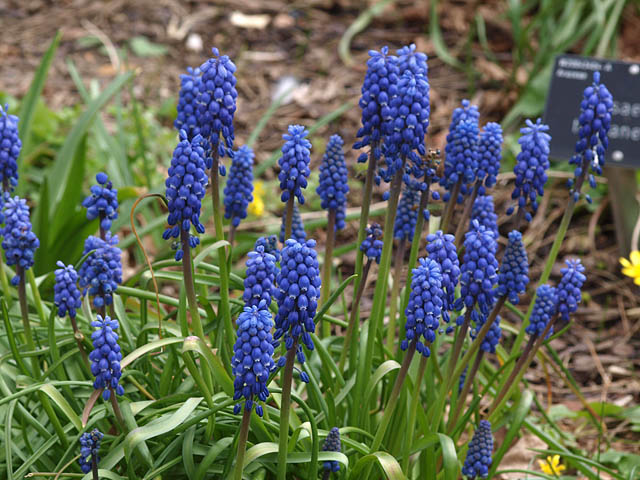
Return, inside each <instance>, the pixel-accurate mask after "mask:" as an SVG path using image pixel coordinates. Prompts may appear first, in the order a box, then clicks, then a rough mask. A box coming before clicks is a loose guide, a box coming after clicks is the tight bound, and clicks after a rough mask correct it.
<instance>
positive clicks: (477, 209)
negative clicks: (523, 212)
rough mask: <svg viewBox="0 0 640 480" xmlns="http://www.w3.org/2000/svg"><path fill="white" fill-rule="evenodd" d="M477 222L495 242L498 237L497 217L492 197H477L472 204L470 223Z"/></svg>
mask: <svg viewBox="0 0 640 480" xmlns="http://www.w3.org/2000/svg"><path fill="white" fill-rule="evenodd" d="M474 220H477V221H478V223H479V224H480V225H483V226H484V227H485V228H486V229H487V230H488V231H489V232H491V234H492V235H493V236H494V237H495V239H496V240H497V239H498V237H500V234H499V233H498V215H496V213H495V210H494V207H493V197H492V196H491V195H478V197H476V199H475V201H474V202H473V207H472V208H471V222H473V221H474Z"/></svg>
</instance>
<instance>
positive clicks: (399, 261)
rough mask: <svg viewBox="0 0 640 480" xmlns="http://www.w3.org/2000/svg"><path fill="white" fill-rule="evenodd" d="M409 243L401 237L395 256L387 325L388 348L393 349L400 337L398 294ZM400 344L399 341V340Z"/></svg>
mask: <svg viewBox="0 0 640 480" xmlns="http://www.w3.org/2000/svg"><path fill="white" fill-rule="evenodd" d="M406 245H407V239H406V238H401V239H400V243H399V244H398V248H397V249H396V254H395V255H394V258H393V270H394V274H393V285H392V286H391V301H390V303H389V325H387V348H388V349H389V350H390V351H393V348H392V345H393V342H394V341H395V340H396V339H397V338H398V337H397V336H396V325H397V318H396V317H397V314H398V295H399V293H400V277H401V276H402V267H403V266H404V265H403V263H404V251H405V248H406ZM398 345H399V342H398Z"/></svg>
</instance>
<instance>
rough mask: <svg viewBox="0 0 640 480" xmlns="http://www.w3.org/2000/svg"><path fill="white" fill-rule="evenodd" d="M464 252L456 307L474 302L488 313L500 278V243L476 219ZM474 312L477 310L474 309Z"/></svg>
mask: <svg viewBox="0 0 640 480" xmlns="http://www.w3.org/2000/svg"><path fill="white" fill-rule="evenodd" d="M464 247H465V250H464V256H463V261H462V265H461V267H460V271H461V275H460V285H461V288H460V298H459V299H458V300H456V303H455V309H456V310H458V311H460V310H462V307H463V306H464V307H466V308H473V307H474V305H477V306H478V309H479V310H480V312H481V313H482V314H483V315H487V314H488V313H489V310H490V309H491V307H492V306H493V299H494V290H493V286H494V284H495V283H496V281H497V279H498V275H497V270H498V261H497V260H496V250H497V248H498V245H497V243H496V239H495V237H494V236H493V233H492V232H491V231H489V230H487V229H486V228H485V227H484V226H483V225H480V224H479V223H478V222H477V221H474V222H472V228H471V230H469V232H467V234H466V235H465V238H464ZM474 313H475V312H474Z"/></svg>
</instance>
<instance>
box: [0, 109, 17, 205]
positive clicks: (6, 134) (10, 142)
mask: <svg viewBox="0 0 640 480" xmlns="http://www.w3.org/2000/svg"><path fill="white" fill-rule="evenodd" d="M18 121H19V120H18V117H17V116H15V115H10V114H9V105H5V106H4V109H3V108H2V105H0V188H2V190H3V191H4V190H6V191H7V192H11V191H13V187H15V186H16V185H17V184H18V157H19V156H20V150H22V141H21V140H20V135H19V133H18ZM5 184H6V186H7V187H8V188H6V189H5Z"/></svg>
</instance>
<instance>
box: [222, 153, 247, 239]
mask: <svg viewBox="0 0 640 480" xmlns="http://www.w3.org/2000/svg"><path fill="white" fill-rule="evenodd" d="M252 192H253V150H251V148H250V147H248V146H246V145H243V146H242V147H240V148H239V149H238V150H237V151H236V152H235V154H234V156H233V160H232V161H231V169H230V170H229V179H228V180H227V184H226V185H225V187H224V218H226V219H231V225H232V226H233V227H237V226H238V225H240V220H243V219H245V218H247V206H248V205H249V204H250V203H251V202H252V201H253V195H252Z"/></svg>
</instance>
